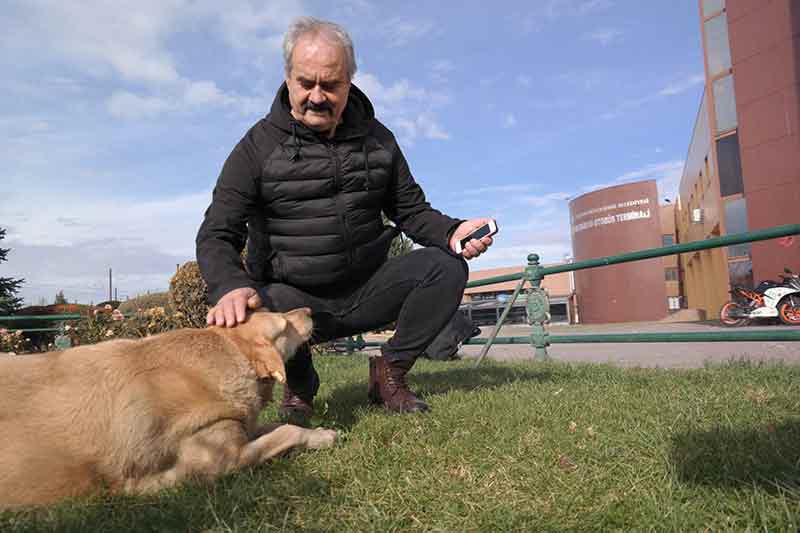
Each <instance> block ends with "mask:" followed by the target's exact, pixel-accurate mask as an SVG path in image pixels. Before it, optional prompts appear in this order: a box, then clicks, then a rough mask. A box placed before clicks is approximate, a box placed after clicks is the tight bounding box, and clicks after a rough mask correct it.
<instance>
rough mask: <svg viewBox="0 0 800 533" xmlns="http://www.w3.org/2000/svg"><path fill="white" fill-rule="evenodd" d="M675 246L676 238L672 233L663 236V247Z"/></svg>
mask: <svg viewBox="0 0 800 533" xmlns="http://www.w3.org/2000/svg"><path fill="white" fill-rule="evenodd" d="M673 244H675V236H674V235H672V234H670V233H665V234H664V235H662V236H661V246H672V245H673Z"/></svg>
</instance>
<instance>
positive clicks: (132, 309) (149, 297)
mask: <svg viewBox="0 0 800 533" xmlns="http://www.w3.org/2000/svg"><path fill="white" fill-rule="evenodd" d="M169 305H170V304H169V293H168V292H154V293H152V294H142V295H139V296H137V297H136V298H131V299H130V300H126V301H124V302H122V303H121V304H120V306H119V307H118V309H119V310H120V311H122V312H123V313H125V314H126V315H130V314H133V313H136V312H138V311H146V310H147V309H152V308H154V307H164V308H167V307H169Z"/></svg>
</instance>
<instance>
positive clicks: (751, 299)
mask: <svg viewBox="0 0 800 533" xmlns="http://www.w3.org/2000/svg"><path fill="white" fill-rule="evenodd" d="M783 271H784V272H785V273H786V274H787V275H783V274H780V277H781V279H782V281H781V282H780V283H776V282H774V281H762V282H761V283H760V284H759V285H758V287H756V288H755V289H748V288H746V287H738V286H737V287H734V288H733V289H731V295H732V296H733V299H732V300H731V301H729V302H727V303H726V304H725V305H723V306H722V309H721V310H720V312H719V319H720V322H722V323H723V324H724V325H726V326H730V327H738V326H745V325H747V324H749V323H750V321H752V320H753V319H758V318H780V320H781V322H783V323H784V324H787V325H790V326H800V276H798V275H797V274H795V273H793V272H792V271H791V270H789V269H788V268H784V270H783Z"/></svg>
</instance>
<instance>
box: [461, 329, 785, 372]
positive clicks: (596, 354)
mask: <svg viewBox="0 0 800 533" xmlns="http://www.w3.org/2000/svg"><path fill="white" fill-rule="evenodd" d="M756 329H758V330H779V331H783V330H788V329H794V330H800V327H797V326H791V327H789V326H782V325H775V326H750V327H746V328H742V329H741V331H752V330H756ZM491 331H492V327H484V328H482V332H483V333H482V334H481V336H482V337H488V336H489V334H490V333H491ZM687 331H728V330H727V328H722V327H721V326H719V325H713V324H708V323H696V322H691V323H672V324H670V323H660V322H654V323H645V322H640V323H631V324H603V325H598V326H587V325H579V326H552V327H550V333H551V334H552V335H567V334H575V335H578V334H588V333H663V332H687ZM529 334H530V329H529V328H527V327H526V326H517V325H513V326H504V327H503V328H502V329H501V330H500V334H499V336H501V337H520V336H526V335H529ZM480 350H481V346H480V345H467V346H463V347H462V348H461V351H460V354H461V356H462V357H464V358H470V357H472V358H475V357H477V356H478V354H479V353H480ZM533 353H534V352H533V348H531V347H529V346H525V345H515V344H506V345H494V346H492V348H491V349H490V350H489V355H488V356H487V357H488V358H491V359H496V360H516V359H531V358H533ZM548 353H549V354H550V356H551V357H552V358H553V359H557V360H561V361H584V362H594V363H612V364H615V365H620V366H627V367H630V366H640V367H663V368H696V367H702V366H703V364H704V363H705V362H706V361H710V362H724V361H728V360H730V359H739V358H747V359H750V360H754V361H761V360H783V361H786V362H789V363H800V342H794V341H793V342H787V341H780V342H765V341H761V342H697V343H679V342H674V343H631V344H604V343H591V344H588V343H587V344H553V345H551V346H549V347H548Z"/></svg>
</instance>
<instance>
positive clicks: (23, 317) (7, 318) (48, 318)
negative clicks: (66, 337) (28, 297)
mask: <svg viewBox="0 0 800 533" xmlns="http://www.w3.org/2000/svg"><path fill="white" fill-rule="evenodd" d="M84 317H85V315H79V314H77V313H73V314H62V315H10V316H0V322H18V321H23V320H24V321H26V322H28V321H31V320H33V321H42V322H61V321H65V320H80V319H82V318H84ZM8 331H9V332H11V333H13V332H15V331H22V332H24V333H28V332H43V333H44V332H49V333H56V332H62V331H63V327H58V328H8Z"/></svg>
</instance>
